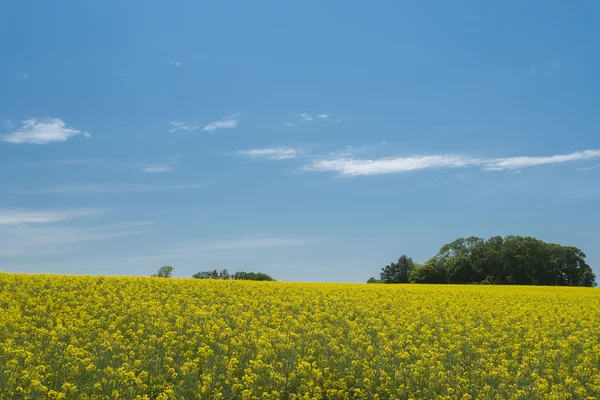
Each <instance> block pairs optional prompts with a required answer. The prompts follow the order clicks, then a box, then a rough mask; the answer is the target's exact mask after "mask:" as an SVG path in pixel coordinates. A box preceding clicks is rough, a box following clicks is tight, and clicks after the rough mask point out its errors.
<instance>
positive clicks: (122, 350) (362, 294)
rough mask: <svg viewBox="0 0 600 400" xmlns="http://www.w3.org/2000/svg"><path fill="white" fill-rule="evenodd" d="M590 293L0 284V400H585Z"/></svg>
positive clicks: (156, 282)
mask: <svg viewBox="0 0 600 400" xmlns="http://www.w3.org/2000/svg"><path fill="white" fill-rule="evenodd" d="M599 338H600V290H596V289H584V288H549V287H499V286H435V285H431V286H429V285H343V284H299V283H277V282H274V283H273V282H264V283H261V282H240V281H204V280H194V279H160V278H108V277H75V276H50V275H17V274H0V399H35V398H65V399H75V398H78V399H79V398H80V399H113V398H115V399H117V398H120V399H134V398H147V399H181V398H185V399H194V398H202V399H211V398H223V399H238V398H239V399H254V398H256V399H280V398H282V399H285V398H294V399H350V398H356V399H363V398H364V399H411V398H412V399H476V398H479V399H520V398H522V399H538V398H551V399H585V398H588V397H590V398H597V397H598V396H600V371H599V368H600V342H599Z"/></svg>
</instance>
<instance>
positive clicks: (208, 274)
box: [192, 269, 219, 279]
mask: <svg viewBox="0 0 600 400" xmlns="http://www.w3.org/2000/svg"><path fill="white" fill-rule="evenodd" d="M192 278H196V279H219V271H217V270H216V269H214V270H212V271H200V272H197V273H195V274H194V275H192Z"/></svg>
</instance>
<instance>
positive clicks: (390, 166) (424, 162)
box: [302, 150, 600, 177]
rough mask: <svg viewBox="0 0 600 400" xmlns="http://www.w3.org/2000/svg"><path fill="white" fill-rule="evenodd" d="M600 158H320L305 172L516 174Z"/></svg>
mask: <svg viewBox="0 0 600 400" xmlns="http://www.w3.org/2000/svg"><path fill="white" fill-rule="evenodd" d="M595 158H600V150H585V151H580V152H574V153H570V154H565V155H552V156H544V157H508V158H474V157H467V156H461V155H451V154H442V155H415V156H408V157H387V158H380V159H374V160H370V159H360V158H354V157H346V156H340V157H328V158H317V159H315V160H313V162H312V163H311V164H309V165H306V166H304V167H302V170H305V171H330V172H337V173H338V175H339V176H346V177H355V176H368V175H383V174H393V173H402V172H409V171H416V170H423V169H444V168H467V167H480V168H482V169H483V170H485V171H506V170H508V171H514V170H521V169H523V168H527V167H534V166H540V165H547V164H559V163H565V162H574V161H582V160H590V159H595Z"/></svg>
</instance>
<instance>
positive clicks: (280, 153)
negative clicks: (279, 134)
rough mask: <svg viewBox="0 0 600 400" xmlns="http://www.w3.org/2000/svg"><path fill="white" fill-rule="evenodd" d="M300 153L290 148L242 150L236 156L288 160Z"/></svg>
mask: <svg viewBox="0 0 600 400" xmlns="http://www.w3.org/2000/svg"><path fill="white" fill-rule="evenodd" d="M299 153H300V152H299V150H297V149H293V148H290V147H277V148H266V149H250V150H241V151H238V152H237V153H235V154H237V155H240V156H246V157H250V158H253V159H262V160H288V159H291V158H296V157H297V156H298V154H299Z"/></svg>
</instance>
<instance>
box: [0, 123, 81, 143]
mask: <svg viewBox="0 0 600 400" xmlns="http://www.w3.org/2000/svg"><path fill="white" fill-rule="evenodd" d="M77 135H82V136H85V137H91V135H90V134H89V133H88V132H85V131H80V130H78V129H74V128H71V127H69V126H68V125H67V124H66V123H65V122H63V121H62V120H61V119H59V118H42V119H38V118H32V119H28V120H25V121H22V122H21V127H20V129H19V130H17V131H14V132H11V133H8V134H5V135H0V141H3V142H7V143H14V144H47V143H52V142H65V141H67V140H68V139H70V138H72V137H73V136H77Z"/></svg>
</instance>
